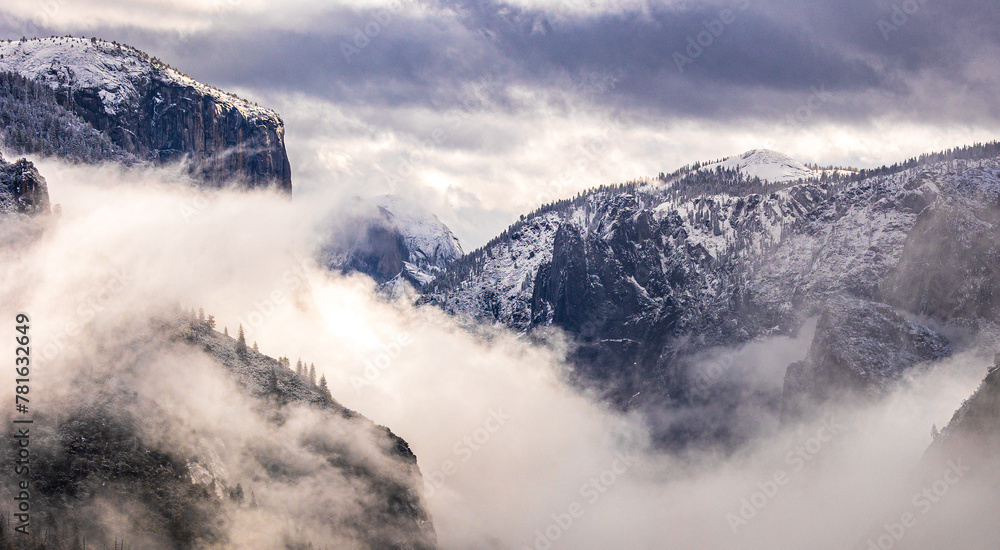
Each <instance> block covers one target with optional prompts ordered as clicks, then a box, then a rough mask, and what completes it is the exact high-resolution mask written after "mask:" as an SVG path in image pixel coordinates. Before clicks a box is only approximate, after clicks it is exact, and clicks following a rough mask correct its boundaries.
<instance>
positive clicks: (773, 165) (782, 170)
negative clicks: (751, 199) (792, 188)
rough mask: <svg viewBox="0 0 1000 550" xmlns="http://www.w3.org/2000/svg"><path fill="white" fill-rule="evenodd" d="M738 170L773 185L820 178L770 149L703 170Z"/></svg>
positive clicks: (784, 155) (757, 151)
mask: <svg viewBox="0 0 1000 550" xmlns="http://www.w3.org/2000/svg"><path fill="white" fill-rule="evenodd" d="M718 168H722V169H724V170H738V171H739V172H740V173H741V174H743V175H744V176H745V177H747V178H755V177H756V178H760V179H761V180H764V181H768V182H771V183H783V182H790V181H797V180H804V179H811V178H816V177H819V176H820V175H821V174H822V172H821V171H818V170H813V169H811V168H809V167H808V166H806V165H805V164H802V163H801V162H799V161H797V160H795V159H793V158H792V157H790V156H788V155H786V154H784V153H779V152H777V151H772V150H770V149H753V150H751V151H747V152H746V153H743V154H742V155H738V156H735V157H729V158H727V159H725V160H723V161H721V162H717V163H713V164H708V165H705V166H702V167H701V170H716V169H718Z"/></svg>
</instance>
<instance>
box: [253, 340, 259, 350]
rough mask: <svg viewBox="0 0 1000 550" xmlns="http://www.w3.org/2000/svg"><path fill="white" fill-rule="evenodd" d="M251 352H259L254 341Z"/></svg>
mask: <svg viewBox="0 0 1000 550" xmlns="http://www.w3.org/2000/svg"><path fill="white" fill-rule="evenodd" d="M253 350H254V351H256V352H259V351H260V349H258V348H257V342H256V341H254V343H253Z"/></svg>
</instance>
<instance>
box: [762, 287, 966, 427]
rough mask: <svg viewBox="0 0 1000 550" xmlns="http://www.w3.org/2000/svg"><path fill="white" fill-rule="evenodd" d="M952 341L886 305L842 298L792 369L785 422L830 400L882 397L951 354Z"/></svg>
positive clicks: (784, 404)
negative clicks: (905, 377) (907, 375)
mask: <svg viewBox="0 0 1000 550" xmlns="http://www.w3.org/2000/svg"><path fill="white" fill-rule="evenodd" d="M950 351H951V344H950V342H949V341H948V340H947V339H946V338H945V337H944V336H942V335H941V334H938V333H937V332H935V331H934V330H932V329H930V328H928V327H926V326H924V325H922V324H920V323H918V322H916V321H915V320H913V319H908V318H907V317H906V316H904V315H903V314H901V313H900V312H898V311H896V310H895V309H893V308H892V307H891V306H888V305H886V304H880V303H875V302H871V301H866V300H857V299H852V298H845V297H840V298H836V299H833V300H830V301H829V302H828V303H827V304H825V309H824V311H823V313H822V315H821V316H820V318H819V322H818V323H817V326H816V333H815V335H814V337H813V340H812V344H811V346H810V348H809V353H808V355H806V358H805V359H803V360H802V361H799V362H796V363H793V364H791V365H789V366H788V370H787V372H786V374H785V380H784V390H783V392H782V398H781V405H782V410H781V416H782V419H783V420H785V421H789V420H793V419H799V418H802V417H804V416H807V415H808V414H809V411H810V409H811V408H813V407H815V406H816V405H820V404H822V403H824V402H826V401H829V400H831V399H841V400H843V399H846V398H848V397H852V396H853V397H861V398H864V397H871V396H876V397H877V396H881V395H885V394H886V393H888V391H889V390H890V389H892V387H893V384H894V383H895V382H896V381H898V380H899V379H900V378H901V377H902V376H903V375H904V374H905V373H906V372H907V371H909V370H910V369H911V368H913V367H915V366H917V365H920V364H922V363H930V362H933V361H937V360H939V359H941V358H943V357H945V356H947V355H948V354H949V353H950Z"/></svg>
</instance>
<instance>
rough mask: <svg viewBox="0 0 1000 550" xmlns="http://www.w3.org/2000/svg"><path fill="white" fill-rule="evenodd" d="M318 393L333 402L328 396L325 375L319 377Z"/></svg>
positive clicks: (330, 396)
mask: <svg viewBox="0 0 1000 550" xmlns="http://www.w3.org/2000/svg"><path fill="white" fill-rule="evenodd" d="M319 391H320V392H321V393H322V394H323V395H324V396H325V397H326V398H327V399H329V400H330V401H333V396H332V395H330V386H329V385H327V383H326V375H325V374H324V375H323V376H320V377H319Z"/></svg>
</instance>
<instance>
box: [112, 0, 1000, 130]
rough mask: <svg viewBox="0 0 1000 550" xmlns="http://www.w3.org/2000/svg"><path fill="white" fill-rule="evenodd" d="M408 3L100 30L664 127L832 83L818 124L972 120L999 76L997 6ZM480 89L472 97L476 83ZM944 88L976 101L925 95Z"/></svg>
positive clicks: (389, 93) (290, 71)
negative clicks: (631, 116)
mask: <svg viewBox="0 0 1000 550" xmlns="http://www.w3.org/2000/svg"><path fill="white" fill-rule="evenodd" d="M399 1H400V2H401V3H400V4H399V5H400V6H401V7H400V9H398V10H395V11H394V12H390V11H385V10H381V11H380V10H375V9H368V10H364V9H358V10H352V9H347V8H337V9H331V10H329V11H327V12H326V13H324V14H323V15H321V16H318V17H314V18H312V20H311V21H310V22H309V23H308V24H305V25H302V26H299V27H297V28H271V25H270V22H269V21H268V20H267V19H266V18H264V17H259V16H258V17H253V16H228V17H227V18H226V19H225V20H222V19H219V20H218V21H217V22H216V24H214V25H212V26H211V27H210V28H209V29H207V30H204V31H201V32H195V33H194V34H188V35H185V36H183V38H182V39H181V40H178V37H177V36H173V35H169V34H162V33H154V32H152V31H148V30H140V29H138V28H131V29H130V28H109V29H100V30H93V32H95V33H98V34H103V35H107V36H109V37H111V38H116V39H119V40H121V41H125V42H130V43H134V44H136V45H137V46H139V47H142V48H146V49H150V50H153V51H155V52H156V54H157V55H159V56H160V57H162V58H164V59H167V60H169V61H171V62H172V63H174V64H175V65H177V66H179V67H181V68H182V69H184V70H185V71H187V72H189V73H191V74H192V75H193V76H195V77H196V78H200V79H202V80H205V81H208V82H211V83H214V84H218V85H221V86H241V87H248V88H254V89H261V90H274V91H285V90H287V91H296V92H304V93H307V94H312V95H316V96H319V97H323V98H325V99H329V100H333V101H336V102H339V103H347V104H354V103H362V104H374V105H385V106H390V107H391V106H399V105H422V106H430V107H432V108H436V109H448V108H453V107H454V106H455V104H456V103H460V102H463V101H464V102H469V101H474V102H475V101H489V102H491V103H493V104H494V105H497V104H499V105H500V106H501V107H504V106H507V107H510V106H511V105H510V104H508V103H507V102H506V96H505V95H504V90H505V89H506V86H507V85H509V84H521V85H524V86H526V87H528V88H529V89H557V90H567V89H570V90H575V93H577V94H578V95H583V96H589V97H588V99H591V100H593V101H595V102H598V103H600V104H604V105H607V106H609V107H611V108H619V109H624V110H627V111H629V112H632V113H635V114H642V115H644V116H652V117H655V118H663V119H670V118H676V117H686V118H688V117H690V118H700V119H710V120H729V119H733V118H760V119H765V120H767V119H773V118H775V117H780V116H781V115H782V113H787V112H788V110H789V109H793V108H795V107H796V106H797V105H799V104H801V102H802V101H804V100H805V98H806V97H808V96H810V95H812V94H814V93H815V91H816V90H817V89H822V90H825V91H827V92H833V93H835V94H836V96H835V97H836V99H835V100H834V101H833V102H832V103H831V104H830V105H828V106H826V107H827V108H826V109H824V111H823V113H821V114H820V115H819V116H821V117H828V118H835V119H837V120H839V121H842V122H843V121H849V120H863V119H866V118H869V117H872V116H874V115H878V114H884V113H886V112H889V113H893V112H895V113H897V114H900V115H903V116H906V117H918V118H924V119H930V118H933V117H937V116H941V117H950V118H952V119H955V118H958V119H970V120H971V119H976V118H978V119H981V117H982V116H983V113H982V112H981V110H982V106H983V105H989V104H991V100H992V97H991V96H992V89H993V86H992V85H991V84H993V83H995V82H996V81H997V71H996V69H994V68H993V67H989V68H988V69H981V68H980V69H978V70H977V71H975V72H973V74H970V72H972V71H970V64H971V63H973V62H974V61H975V60H976V56H977V55H978V56H982V55H988V54H989V52H990V51H991V50H990V48H995V47H996V45H997V41H998V36H1000V16H998V15H997V11H998V10H996V9H995V6H993V5H992V4H991V3H990V2H989V1H987V0H953V1H945V0H900V1H897V2H891V1H888V0H821V1H811V2H798V1H796V2H792V1H790V0H769V1H766V2H762V1H757V2H754V1H752V0H733V1H731V2H718V1H714V2H685V3H682V4H665V5H660V4H654V5H649V6H647V7H646V9H643V10H634V11H631V12H630V11H627V10H619V11H615V12H611V11H608V12H605V13H600V14H587V15H581V14H574V13H572V12H567V11H564V10H561V9H558V8H557V9H553V10H548V11H546V10H542V9H540V8H531V9H529V8H517V7H512V6H508V5H502V4H499V3H497V2H495V1H493V0H489V1H485V0H484V1H448V0H444V2H442V3H435V4H420V5H419V6H418V5H417V4H415V3H414V2H413V1H412V0H409V1H407V0H399ZM566 1H567V2H572V1H574V0H566ZM564 5H569V4H564ZM560 12H561V13H560ZM366 30H367V31H368V35H369V36H366V35H365V31H366ZM699 42H700V44H699ZM928 79H929V80H928ZM483 82H486V83H489V84H488V85H486V86H478V87H477V94H478V95H477V96H476V97H475V98H471V99H470V95H469V90H468V86H467V85H470V84H479V83H483ZM595 82H596V83H599V84H600V85H597V86H592V85H589V84H588V83H595ZM945 82H947V83H949V84H950V86H949V87H950V88H951V89H952V90H954V91H953V92H952V93H955V94H965V95H967V96H968V97H962V96H957V97H954V98H942V97H940V95H939V94H938V93H934V94H930V93H928V92H927V91H926V90H924V89H923V88H924V87H926V86H927V85H933V84H935V83H938V84H944V83H945ZM943 99H949V100H952V101H949V102H948V103H950V104H952V106H951V107H949V110H948V111H947V112H942V111H941V109H935V108H932V107H933V105H934V104H935V102H941V100H943ZM963 104H967V105H969V108H968V109H967V110H968V111H971V112H966V110H963V108H962V107H961V105H963ZM473 106H474V105H473ZM986 114H987V115H988V116H991V117H992V116H995V115H996V114H997V113H996V109H992V110H991V112H989V113H986Z"/></svg>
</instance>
